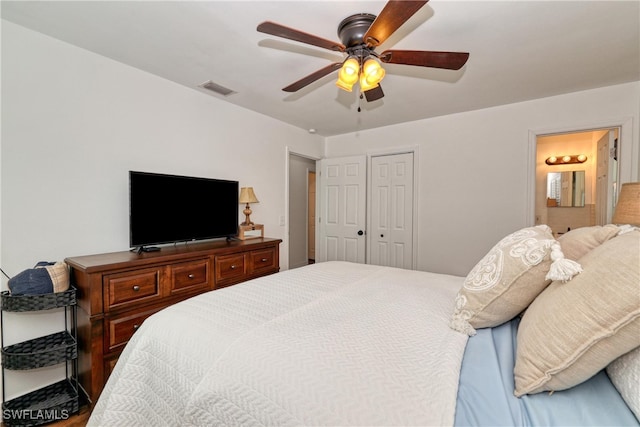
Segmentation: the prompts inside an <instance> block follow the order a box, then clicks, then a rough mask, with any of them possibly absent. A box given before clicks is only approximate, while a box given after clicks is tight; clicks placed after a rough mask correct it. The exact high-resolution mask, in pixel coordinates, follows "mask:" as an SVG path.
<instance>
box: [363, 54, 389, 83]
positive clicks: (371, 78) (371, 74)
mask: <svg viewBox="0 0 640 427" xmlns="http://www.w3.org/2000/svg"><path fill="white" fill-rule="evenodd" d="M384 75H385V71H384V68H382V67H381V66H380V63H379V62H378V61H376V60H375V59H373V58H369V59H367V60H366V61H365V62H364V65H363V66H362V76H361V77H360V84H362V82H365V85H367V86H370V87H372V88H373V87H376V86H378V83H380V82H381V81H382V79H383V78H384ZM362 89H363V90H365V89H364V88H362Z"/></svg>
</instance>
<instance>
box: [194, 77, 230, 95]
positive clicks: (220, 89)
mask: <svg viewBox="0 0 640 427" xmlns="http://www.w3.org/2000/svg"><path fill="white" fill-rule="evenodd" d="M198 86H200V87H201V88H204V89H207V90H210V91H212V92H215V93H217V94H219V95H222V96H229V95H231V94H234V93H236V91H234V90H231V89H228V88H226V87H224V86H220V85H219V84H217V83H214V82H212V81H211V80H207V81H206V82H204V83H202V84H199V85H198Z"/></svg>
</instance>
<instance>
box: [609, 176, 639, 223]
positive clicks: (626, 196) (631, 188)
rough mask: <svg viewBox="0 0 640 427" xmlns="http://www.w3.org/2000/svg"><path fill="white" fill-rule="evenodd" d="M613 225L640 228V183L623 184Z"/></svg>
mask: <svg viewBox="0 0 640 427" xmlns="http://www.w3.org/2000/svg"><path fill="white" fill-rule="evenodd" d="M613 223H614V224H631V225H637V226H640V182H628V183H626V184H622V188H621V189H620V197H619V198H618V204H617V205H616V210H615V212H614V214H613Z"/></svg>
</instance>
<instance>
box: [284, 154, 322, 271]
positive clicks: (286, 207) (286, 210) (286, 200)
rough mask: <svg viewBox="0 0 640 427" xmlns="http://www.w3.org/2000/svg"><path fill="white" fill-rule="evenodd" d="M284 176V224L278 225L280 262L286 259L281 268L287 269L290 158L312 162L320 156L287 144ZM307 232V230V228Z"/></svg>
mask: <svg viewBox="0 0 640 427" xmlns="http://www.w3.org/2000/svg"><path fill="white" fill-rule="evenodd" d="M285 155H286V157H285V174H284V175H285V177H284V188H285V190H284V193H285V197H284V215H283V216H284V224H282V223H281V224H280V225H284V239H283V240H284V242H286V243H285V245H284V246H286V250H285V251H283V253H282V254H281V255H282V256H281V257H280V259H281V261H280V262H281V263H282V259H283V258H285V259H286V263H287V265H286V268H283V270H288V269H289V249H290V247H291V245H290V242H289V238H290V237H289V222H290V221H289V220H290V218H289V198H290V197H291V195H290V194H289V176H290V170H289V168H290V167H291V165H290V162H289V160H290V158H291V156H292V155H294V156H298V157H303V158H305V159H309V160H312V161H314V162H317V161H318V160H320V159H321V158H320V157H316V156H311V155H309V154H303V153H300V152H297V151H295V150H292V149H291V148H290V147H289V146H286V147H285ZM317 185H318V182H317V181H316V212H317V209H318V205H317V203H318V190H317ZM307 232H308V230H307ZM317 250H318V227H316V251H317Z"/></svg>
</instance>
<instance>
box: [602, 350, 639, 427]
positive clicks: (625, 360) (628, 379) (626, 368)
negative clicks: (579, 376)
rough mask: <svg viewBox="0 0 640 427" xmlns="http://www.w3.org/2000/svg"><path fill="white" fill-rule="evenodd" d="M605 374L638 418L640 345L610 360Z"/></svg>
mask: <svg viewBox="0 0 640 427" xmlns="http://www.w3.org/2000/svg"><path fill="white" fill-rule="evenodd" d="M607 374H609V378H611V382H612V383H613V385H615V386H616V388H617V389H618V391H619V392H620V395H621V396H622V398H623V399H624V401H625V402H627V406H629V408H631V410H632V411H633V413H634V414H636V418H637V419H639V420H640V347H638V348H636V349H635V350H632V351H630V352H629V353H627V354H623V355H622V356H620V357H618V358H617V359H616V360H614V361H613V362H611V363H610V364H609V366H607Z"/></svg>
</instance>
